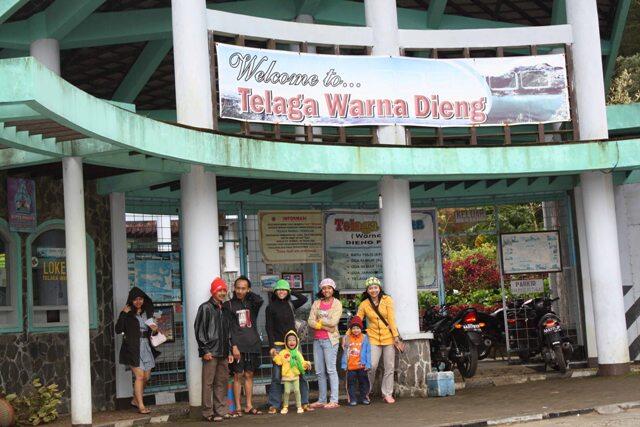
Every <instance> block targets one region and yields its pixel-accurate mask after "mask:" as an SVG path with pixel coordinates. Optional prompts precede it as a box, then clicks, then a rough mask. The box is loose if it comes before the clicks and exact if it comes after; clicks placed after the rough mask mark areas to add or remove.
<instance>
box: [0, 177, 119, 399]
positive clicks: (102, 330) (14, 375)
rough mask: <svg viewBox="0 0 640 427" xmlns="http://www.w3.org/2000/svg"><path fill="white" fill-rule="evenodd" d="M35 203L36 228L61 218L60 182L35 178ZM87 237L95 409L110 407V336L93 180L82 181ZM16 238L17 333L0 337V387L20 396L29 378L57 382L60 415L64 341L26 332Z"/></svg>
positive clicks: (108, 289)
mask: <svg viewBox="0 0 640 427" xmlns="http://www.w3.org/2000/svg"><path fill="white" fill-rule="evenodd" d="M35 181H36V202H37V215H38V224H41V223H43V222H44V221H47V220H50V219H64V204H63V188H62V180H61V179H53V178H50V177H44V178H37V179H36V180H35ZM6 188H7V185H6V174H0V217H2V218H4V219H5V220H8V217H7V192H6ZM85 210H86V227H87V233H88V234H89V235H90V236H91V238H92V239H93V240H94V243H95V262H96V266H95V267H96V269H95V273H96V299H97V311H98V312H97V319H98V327H97V328H96V329H95V330H91V332H90V336H91V374H92V385H93V386H92V393H93V406H94V409H96V410H104V409H110V408H113V406H114V396H115V378H114V376H115V365H114V364H115V360H114V332H113V318H114V315H113V304H112V301H113V293H112V281H111V250H110V223H109V199H108V197H104V196H100V195H98V194H97V191H96V186H95V182H91V181H87V182H85ZM20 237H21V239H22V248H21V250H22V259H23V262H22V264H23V265H22V278H23V279H22V280H23V283H22V294H23V295H22V304H23V314H24V315H23V328H22V331H23V332H22V333H18V334H0V361H2V363H0V385H2V386H3V387H4V388H5V389H6V390H7V391H8V392H14V391H15V392H20V390H22V389H23V387H24V386H25V385H27V384H28V383H30V382H31V380H32V379H33V378H35V377H38V378H40V379H41V380H42V381H43V382H44V383H47V384H48V383H57V384H58V385H59V386H60V389H61V390H65V394H64V399H63V404H62V408H61V410H62V412H67V411H68V409H69V396H70V393H69V390H68V388H69V383H70V378H69V372H70V367H69V338H68V334H67V333H66V332H65V333H28V332H27V310H28V302H27V298H26V289H27V283H26V277H27V274H26V265H28V264H29V265H30V261H29V260H27V259H26V256H25V241H26V239H27V237H28V234H27V233H20Z"/></svg>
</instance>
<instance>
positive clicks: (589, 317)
mask: <svg viewBox="0 0 640 427" xmlns="http://www.w3.org/2000/svg"><path fill="white" fill-rule="evenodd" d="M574 202H575V208H576V209H575V212H576V228H577V230H578V247H579V249H580V273H581V276H582V298H583V302H584V325H585V335H586V338H587V361H588V363H589V366H590V367H597V366H598V349H597V345H596V328H595V319H594V318H593V299H592V297H591V275H590V274H589V265H590V263H589V249H588V248H587V232H586V226H585V222H584V203H583V201H582V188H581V187H576V188H575V189H574Z"/></svg>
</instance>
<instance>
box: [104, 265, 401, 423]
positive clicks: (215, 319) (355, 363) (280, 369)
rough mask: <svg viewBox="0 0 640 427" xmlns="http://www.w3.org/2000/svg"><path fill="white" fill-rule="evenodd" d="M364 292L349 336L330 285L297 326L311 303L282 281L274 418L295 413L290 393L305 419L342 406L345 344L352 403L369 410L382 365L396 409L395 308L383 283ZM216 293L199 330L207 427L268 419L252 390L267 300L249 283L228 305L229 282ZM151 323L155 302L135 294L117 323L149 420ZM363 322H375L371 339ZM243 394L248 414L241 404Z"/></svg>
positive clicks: (271, 330)
mask: <svg viewBox="0 0 640 427" xmlns="http://www.w3.org/2000/svg"><path fill="white" fill-rule="evenodd" d="M365 287H366V290H365V292H364V293H363V295H362V302H361V303H360V305H359V306H358V311H357V315H355V316H353V317H352V318H351V319H350V321H349V324H348V331H347V333H346V334H345V335H344V337H341V336H340V332H339V330H338V323H339V321H340V318H341V317H342V304H341V302H340V298H339V292H338V290H337V288H336V283H335V282H334V281H333V280H332V279H330V278H326V279H324V280H322V281H321V282H320V286H319V288H320V290H319V292H318V295H317V299H316V301H314V303H313V304H312V306H311V310H310V313H309V317H308V319H307V322H306V323H305V322H303V321H300V320H297V319H296V315H295V313H296V310H298V309H299V308H300V307H302V306H303V305H304V304H305V303H306V302H307V297H305V296H304V295H303V294H301V293H296V292H292V291H291V286H290V284H289V282H287V281H286V280H278V281H277V283H276V284H275V286H274V288H273V292H272V293H271V295H270V301H269V304H268V305H267V307H266V311H265V318H266V331H267V337H268V345H269V354H270V356H271V358H272V360H273V369H272V376H271V384H270V386H269V397H268V413H270V414H275V413H277V412H280V413H281V414H287V413H288V410H289V399H290V395H291V394H293V395H294V398H295V404H296V412H297V413H304V412H306V411H313V410H316V409H320V408H324V409H333V408H337V407H339V403H338V390H339V378H338V367H337V362H338V361H337V357H338V349H339V347H340V346H342V348H343V357H342V361H341V367H342V369H343V370H345V371H346V384H347V390H348V405H350V406H355V405H357V404H364V405H368V404H370V397H369V396H370V393H371V391H372V386H373V383H374V379H375V375H376V371H377V368H378V364H379V361H380V358H382V359H383V364H384V374H383V376H382V386H381V392H382V398H383V400H384V401H385V402H387V403H394V402H395V401H394V398H393V381H394V380H393V373H394V364H395V351H396V348H400V347H399V345H400V344H401V343H400V339H399V334H398V329H397V327H396V323H395V314H394V307H393V300H392V299H391V297H390V296H388V295H386V294H385V293H384V291H383V289H382V283H381V281H380V280H379V279H378V278H376V277H370V278H368V279H367V280H366V281H365ZM210 291H211V298H209V300H207V301H206V302H204V303H202V304H201V305H200V307H199V308H198V313H197V315H196V320H195V324H194V330H195V335H196V341H197V343H198V354H199V356H200V358H201V359H202V416H203V417H204V419H205V420H207V421H223V420H225V419H229V418H235V417H238V416H243V415H249V414H250V415H260V414H262V411H260V410H259V409H258V408H256V407H254V405H253V399H252V398H253V396H252V391H253V375H254V373H255V372H256V371H257V370H258V369H259V367H260V354H261V349H262V341H261V339H260V335H259V333H258V329H257V324H256V319H257V318H258V313H259V312H260V309H261V307H262V305H263V303H264V301H263V299H262V297H260V295H258V294H257V293H255V292H252V290H251V281H250V280H249V279H248V278H247V277H244V276H241V277H238V278H237V279H236V280H235V282H234V285H233V294H232V297H231V299H227V295H228V289H227V284H226V283H225V282H224V280H222V279H221V278H216V279H215V280H213V282H212V283H211V288H210ZM292 297H293V298H292ZM152 316H153V302H152V301H151V299H150V298H149V297H148V296H147V295H146V294H145V293H144V292H143V291H142V290H140V289H139V288H137V287H134V288H132V289H131V291H130V293H129V298H128V300H127V304H126V306H125V307H124V308H123V310H122V312H121V313H120V316H119V318H118V321H117V323H116V333H123V334H124V340H123V345H122V347H121V350H120V363H122V364H125V365H127V366H130V367H131V371H132V372H133V375H134V377H135V383H134V396H133V399H132V400H131V405H133V406H135V407H136V408H137V410H138V411H139V412H141V413H148V412H149V409H148V408H146V407H145V406H144V402H143V399H142V397H143V392H144V387H145V385H146V383H147V381H148V380H149V377H150V373H151V369H152V368H153V367H155V358H156V357H157V356H158V354H159V353H158V351H157V350H156V349H155V348H154V347H153V346H152V345H151V340H150V338H151V336H152V334H154V333H156V331H157V326H156V325H155V323H154V322H153V321H150V319H152ZM364 320H366V322H367V328H366V333H365V328H364V324H363V323H364V322H363V321H364ZM307 328H308V329H307ZM307 330H308V331H310V332H311V333H312V335H313V366H314V367H315V373H316V376H317V379H318V390H319V393H318V400H317V401H316V402H314V403H311V404H310V403H309V384H308V382H307V380H306V379H305V377H304V374H305V373H306V372H308V371H309V370H310V369H311V366H312V363H311V362H310V361H308V360H305V359H304V356H303V354H302V350H301V348H300V345H301V342H300V336H299V335H304V334H306V333H307ZM230 373H231V374H233V388H234V397H235V408H236V410H234V411H229V408H228V405H227V401H226V396H227V383H228V380H229V374H230ZM327 383H328V386H329V390H328V389H327ZM243 386H244V392H245V396H246V403H245V406H244V410H243V409H242V408H243V407H242V405H241V396H242V388H243Z"/></svg>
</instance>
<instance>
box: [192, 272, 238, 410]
mask: <svg viewBox="0 0 640 427" xmlns="http://www.w3.org/2000/svg"><path fill="white" fill-rule="evenodd" d="M226 296H227V284H226V283H225V282H224V280H222V279H221V278H219V277H216V278H215V279H214V280H213V282H211V298H209V300H208V301H207V302H205V303H203V304H202V305H200V307H199V308H198V314H197V315H196V321H195V324H194V329H195V333H196V341H197V342H198V354H199V355H200V357H201V358H202V416H203V417H204V419H205V420H206V421H222V420H224V419H227V418H231V417H232V416H231V415H229V409H228V408H227V382H228V381H229V363H231V362H233V356H232V355H231V338H230V333H229V331H230V324H229V317H228V315H227V314H226V313H225V312H224V310H223V307H222V302H223V301H224V300H225V298H226Z"/></svg>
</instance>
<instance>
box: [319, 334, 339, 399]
mask: <svg viewBox="0 0 640 427" xmlns="http://www.w3.org/2000/svg"><path fill="white" fill-rule="evenodd" d="M337 356H338V343H336V344H335V345H334V344H331V340H328V339H322V340H313V362H314V364H315V365H316V375H318V402H320V403H327V376H328V377H329V384H330V386H331V400H330V402H331V403H338V387H339V380H338V368H337V366H336V358H337Z"/></svg>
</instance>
